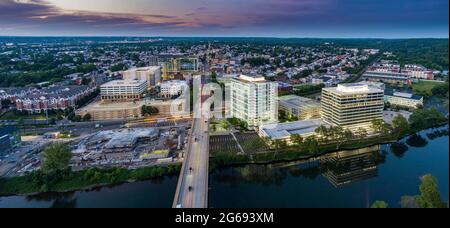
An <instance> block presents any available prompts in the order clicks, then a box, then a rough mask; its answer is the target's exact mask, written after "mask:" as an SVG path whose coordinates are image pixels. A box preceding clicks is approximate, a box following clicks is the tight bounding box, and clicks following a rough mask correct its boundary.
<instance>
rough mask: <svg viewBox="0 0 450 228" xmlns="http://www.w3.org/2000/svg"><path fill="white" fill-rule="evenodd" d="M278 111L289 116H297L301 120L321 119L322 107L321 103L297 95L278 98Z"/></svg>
mask: <svg viewBox="0 0 450 228" xmlns="http://www.w3.org/2000/svg"><path fill="white" fill-rule="evenodd" d="M278 109H279V110H280V111H284V112H285V113H286V115H288V116H295V117H297V118H298V119H299V120H308V119H317V118H320V116H321V115H320V112H321V105H320V103H319V102H317V101H315V100H313V99H310V98H306V97H300V96H297V95H289V96H283V97H279V98H278Z"/></svg>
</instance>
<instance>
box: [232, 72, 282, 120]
mask: <svg viewBox="0 0 450 228" xmlns="http://www.w3.org/2000/svg"><path fill="white" fill-rule="evenodd" d="M230 90H231V91H230V92H231V97H230V99H231V101H230V106H231V107H230V115H231V116H233V117H236V118H239V119H242V120H244V121H246V122H247V123H248V125H249V126H250V127H258V126H260V125H262V124H266V123H274V122H276V121H277V120H278V100H277V97H278V84H277V83H276V82H269V81H266V80H265V79H264V77H251V76H246V75H241V76H239V77H238V78H233V79H231V84H230Z"/></svg>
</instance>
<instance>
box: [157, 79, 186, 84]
mask: <svg viewBox="0 0 450 228" xmlns="http://www.w3.org/2000/svg"><path fill="white" fill-rule="evenodd" d="M181 84H182V85H187V82H186V81H183V80H170V81H164V82H162V83H161V85H181Z"/></svg>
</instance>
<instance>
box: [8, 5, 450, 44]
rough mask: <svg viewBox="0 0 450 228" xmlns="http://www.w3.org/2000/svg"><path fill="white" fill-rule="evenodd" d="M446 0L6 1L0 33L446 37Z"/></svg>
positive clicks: (39, 34)
mask: <svg viewBox="0 0 450 228" xmlns="http://www.w3.org/2000/svg"><path fill="white" fill-rule="evenodd" d="M448 7H449V1H448V0H391V1H388V0H378V1H371V0H246V1H240V0H228V1H220V0H189V1H184V0H171V1H167V0H166V1H164V0H151V1H146V0H128V1H126V2H125V1H121V0H96V1H91V0H78V1H71V0H0V36H148V37H151V36H168V37H171V36H183V37H192V36H202V37H281V38H284V37H316V38H448V34H449V25H448V20H449V13H448Z"/></svg>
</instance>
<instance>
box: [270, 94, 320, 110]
mask: <svg viewBox="0 0 450 228" xmlns="http://www.w3.org/2000/svg"><path fill="white" fill-rule="evenodd" d="M278 100H279V101H280V104H284V105H287V106H289V107H299V108H307V109H308V108H320V107H321V105H320V103H319V102H317V101H315V100H313V99H310V98H306V97H300V96H297V95H288V96H282V97H279V98H278Z"/></svg>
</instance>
